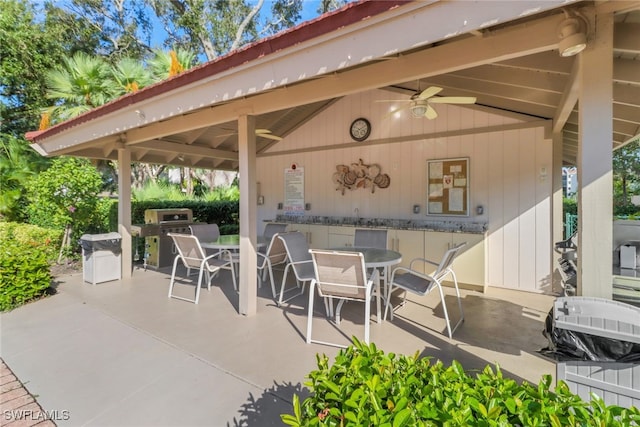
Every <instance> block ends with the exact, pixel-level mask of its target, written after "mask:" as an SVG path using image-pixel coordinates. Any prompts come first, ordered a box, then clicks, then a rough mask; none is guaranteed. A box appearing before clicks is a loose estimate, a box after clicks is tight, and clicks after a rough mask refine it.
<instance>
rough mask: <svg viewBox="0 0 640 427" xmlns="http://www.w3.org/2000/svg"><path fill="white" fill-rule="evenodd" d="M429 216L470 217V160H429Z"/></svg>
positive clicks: (461, 158)
mask: <svg viewBox="0 0 640 427" xmlns="http://www.w3.org/2000/svg"><path fill="white" fill-rule="evenodd" d="M427 182H428V188H427V215H457V216H469V158H468V157H460V158H454V159H438V160H427Z"/></svg>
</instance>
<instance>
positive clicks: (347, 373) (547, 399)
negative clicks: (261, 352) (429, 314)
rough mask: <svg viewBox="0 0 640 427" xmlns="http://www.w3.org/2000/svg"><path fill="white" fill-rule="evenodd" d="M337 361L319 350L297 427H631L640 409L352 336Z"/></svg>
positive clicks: (297, 411) (289, 417) (287, 417)
mask: <svg viewBox="0 0 640 427" xmlns="http://www.w3.org/2000/svg"><path fill="white" fill-rule="evenodd" d="M354 343H355V344H354V345H352V346H350V347H348V348H347V349H344V350H340V352H339V353H338V355H337V356H336V358H335V361H334V363H333V365H329V361H328V358H327V356H325V355H322V356H320V355H318V356H317V360H318V369H317V370H314V371H312V372H311V373H310V374H309V376H308V377H309V381H308V382H307V383H306V385H307V387H309V388H310V389H311V391H312V395H311V396H310V397H308V398H306V399H305V400H304V401H303V402H302V403H300V400H299V398H298V396H297V395H294V398H293V414H283V415H281V418H282V421H283V422H284V423H286V424H288V425H292V426H314V425H317V426H394V427H395V426H418V425H420V426H422V425H424V426H443V425H445V426H508V425H523V426H533V425H536V426H557V427H560V426H578V425H580V426H582V425H607V426H617V425H620V426H628V425H636V423H638V422H639V421H640V411H639V410H638V409H636V408H630V409H625V408H621V407H617V406H606V405H604V403H603V401H602V400H601V399H597V398H596V399H594V400H592V402H591V403H587V402H584V401H583V400H582V399H580V397H578V396H576V395H574V394H572V393H571V392H570V391H569V388H568V386H567V385H566V384H565V383H564V382H560V383H559V384H558V386H557V387H556V388H555V391H551V389H550V385H551V382H552V379H551V376H549V375H545V376H544V377H543V378H542V379H541V381H540V383H539V385H538V386H537V387H536V386H533V385H531V384H529V383H526V382H524V383H522V384H518V383H517V382H516V381H514V380H512V379H508V378H504V377H503V376H502V373H501V371H500V369H499V368H498V367H496V370H495V371H494V370H493V369H492V368H491V367H490V366H487V367H485V369H484V370H483V371H482V372H481V373H478V374H477V375H476V376H475V377H472V376H470V375H469V374H468V373H466V372H465V371H464V369H463V368H462V366H461V365H460V364H459V363H458V362H455V361H454V362H453V363H452V364H451V366H448V367H445V366H444V365H443V363H442V362H440V361H438V362H436V363H434V364H432V363H431V360H430V358H419V357H418V354H417V353H416V355H414V356H412V357H409V356H403V355H396V354H393V353H389V354H385V353H383V352H382V351H380V350H378V349H377V348H376V346H375V345H374V344H370V345H365V344H363V343H361V342H359V341H358V340H357V339H355V338H354Z"/></svg>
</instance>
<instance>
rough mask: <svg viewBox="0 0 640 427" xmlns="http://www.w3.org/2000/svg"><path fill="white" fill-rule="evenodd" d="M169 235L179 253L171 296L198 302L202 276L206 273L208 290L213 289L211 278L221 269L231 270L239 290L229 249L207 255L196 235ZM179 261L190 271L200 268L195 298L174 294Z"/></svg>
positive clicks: (172, 278)
mask: <svg viewBox="0 0 640 427" xmlns="http://www.w3.org/2000/svg"><path fill="white" fill-rule="evenodd" d="M167 235H168V236H170V237H171V239H173V243H174V244H175V246H176V249H177V251H178V254H177V255H176V258H175V260H174V261H173V270H172V271H171V281H170V282H169V298H176V299H180V300H184V301H189V302H192V303H195V304H197V303H198V300H199V299H200V287H201V286H202V278H203V276H205V275H206V280H207V290H211V280H212V279H213V278H214V277H215V276H216V275H217V274H218V273H219V272H220V270H230V271H231V279H232V280H233V288H234V289H235V290H236V291H237V290H238V285H237V283H236V273H235V269H234V268H233V259H232V257H231V253H230V252H229V251H227V250H221V251H219V252H216V253H214V254H212V255H208V256H207V255H206V254H205V252H204V250H203V249H202V246H200V241H199V240H198V238H197V237H196V236H194V235H190V234H172V233H168V234H167ZM178 261H182V264H183V265H184V267H185V268H187V276H188V274H189V273H188V271H189V269H191V268H194V269H198V271H199V274H198V282H197V284H196V296H195V299H189V298H184V297H180V296H177V295H174V294H173V286H174V284H175V278H176V269H177V267H178Z"/></svg>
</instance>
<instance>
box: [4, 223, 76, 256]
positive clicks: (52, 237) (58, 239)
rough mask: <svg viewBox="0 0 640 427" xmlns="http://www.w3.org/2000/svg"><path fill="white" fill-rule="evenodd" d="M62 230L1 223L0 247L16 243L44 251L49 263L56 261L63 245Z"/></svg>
mask: <svg viewBox="0 0 640 427" xmlns="http://www.w3.org/2000/svg"><path fill="white" fill-rule="evenodd" d="M62 233H63V231H62V230H56V229H52V228H43V227H38V226H37V225H31V224H19V223H17V222H0V246H4V245H5V244H7V242H8V241H16V242H18V243H20V244H23V245H25V246H30V247H37V248H39V249H40V250H42V251H43V252H44V254H45V257H46V259H47V261H48V262H49V263H52V262H53V261H55V259H56V258H57V256H58V251H59V250H60V244H61V243H62Z"/></svg>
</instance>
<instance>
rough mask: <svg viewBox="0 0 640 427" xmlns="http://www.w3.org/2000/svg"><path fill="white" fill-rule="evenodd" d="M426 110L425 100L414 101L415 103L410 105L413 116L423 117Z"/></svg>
mask: <svg viewBox="0 0 640 427" xmlns="http://www.w3.org/2000/svg"><path fill="white" fill-rule="evenodd" d="M426 112H427V101H421V100H418V101H415V103H414V104H413V105H412V106H411V114H412V115H413V117H416V118H420V117H424V115H425V113H426Z"/></svg>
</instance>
